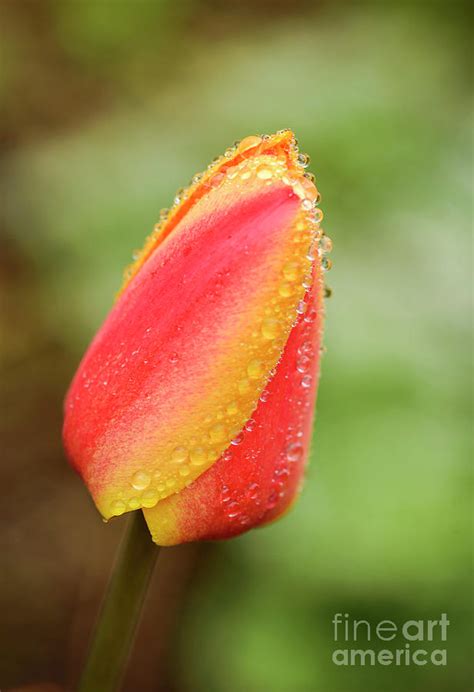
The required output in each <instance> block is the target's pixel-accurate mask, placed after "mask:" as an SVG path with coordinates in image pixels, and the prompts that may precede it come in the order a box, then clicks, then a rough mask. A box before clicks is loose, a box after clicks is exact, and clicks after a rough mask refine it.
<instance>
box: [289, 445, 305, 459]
mask: <svg viewBox="0 0 474 692" xmlns="http://www.w3.org/2000/svg"><path fill="white" fill-rule="evenodd" d="M302 456H303V445H301V444H300V443H299V442H292V443H291V444H289V445H288V447H287V448H286V458H287V459H288V461H291V462H292V463H295V462H297V461H300V459H301V457H302Z"/></svg>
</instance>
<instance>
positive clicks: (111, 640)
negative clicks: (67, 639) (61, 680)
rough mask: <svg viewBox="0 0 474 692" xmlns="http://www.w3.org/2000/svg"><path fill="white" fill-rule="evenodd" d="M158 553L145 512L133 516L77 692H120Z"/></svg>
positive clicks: (123, 541) (133, 513) (121, 547)
mask: <svg viewBox="0 0 474 692" xmlns="http://www.w3.org/2000/svg"><path fill="white" fill-rule="evenodd" d="M158 551H159V549H158V547H157V546H156V545H155V544H154V543H153V542H152V540H151V537H150V533H149V531H148V528H147V525H146V523H145V520H144V518H143V514H142V512H140V511H137V512H132V516H131V517H130V519H129V524H128V527H127V530H126V534H125V536H124V538H123V539H122V544H121V546H120V552H119V555H118V558H117V562H116V564H115V567H114V570H113V572H112V576H111V578H110V582H109V586H108V588H107V592H106V594H105V598H104V601H103V603H102V608H101V611H100V614H99V618H98V621H97V625H96V628H95V631H94V634H93V636H92V641H91V645H90V649H89V653H88V656H87V660H86V664H85V666H84V670H83V672H82V676H81V679H80V682H79V686H78V692H114V691H115V690H117V688H118V685H119V684H120V680H121V678H122V675H123V672H124V668H125V665H126V663H127V659H128V655H129V652H130V647H131V644H132V642H133V637H134V634H135V629H136V626H137V623H138V621H139V618H140V613H141V609H142V605H143V601H144V598H145V594H146V590H147V587H148V583H149V581H150V577H151V574H152V571H153V566H154V564H155V560H156V557H157V555H158Z"/></svg>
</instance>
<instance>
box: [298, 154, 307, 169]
mask: <svg viewBox="0 0 474 692" xmlns="http://www.w3.org/2000/svg"><path fill="white" fill-rule="evenodd" d="M296 163H297V164H298V166H301V167H302V168H306V167H307V166H309V156H308V155H307V154H298V156H297V157H296Z"/></svg>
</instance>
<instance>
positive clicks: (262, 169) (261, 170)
mask: <svg viewBox="0 0 474 692" xmlns="http://www.w3.org/2000/svg"><path fill="white" fill-rule="evenodd" d="M272 176H273V172H272V170H271V168H270V167H269V166H267V165H265V164H262V165H261V166H259V167H258V168H257V178H260V180H270V178H271V177H272Z"/></svg>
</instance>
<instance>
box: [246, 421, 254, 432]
mask: <svg viewBox="0 0 474 692" xmlns="http://www.w3.org/2000/svg"><path fill="white" fill-rule="evenodd" d="M254 428H255V421H254V419H253V418H249V419H248V421H247V422H246V423H245V429H246V430H247V432H252V430H253V429H254Z"/></svg>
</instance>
